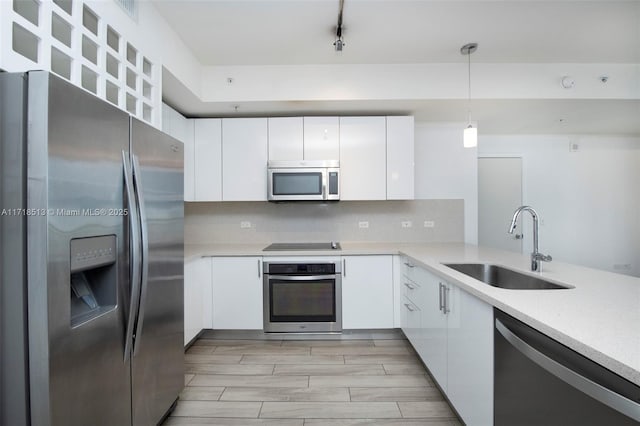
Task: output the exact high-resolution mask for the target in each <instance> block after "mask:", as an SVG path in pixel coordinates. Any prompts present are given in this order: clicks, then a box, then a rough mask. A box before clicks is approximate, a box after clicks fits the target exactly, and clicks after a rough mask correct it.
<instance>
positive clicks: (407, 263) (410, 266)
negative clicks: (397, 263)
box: [404, 262, 415, 268]
mask: <svg viewBox="0 0 640 426" xmlns="http://www.w3.org/2000/svg"><path fill="white" fill-rule="evenodd" d="M404 264H405V265H406V266H407V267H408V268H415V265H412V264H410V263H409V262H404Z"/></svg>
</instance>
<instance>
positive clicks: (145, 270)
mask: <svg viewBox="0 0 640 426" xmlns="http://www.w3.org/2000/svg"><path fill="white" fill-rule="evenodd" d="M132 158H133V182H134V186H135V193H136V196H137V202H138V212H139V214H140V237H141V243H142V272H141V274H140V282H141V284H140V307H139V308H138V322H137V324H136V334H135V340H134V345H133V355H136V354H137V353H138V349H139V348H140V345H141V342H142V324H143V323H144V310H145V305H146V302H147V288H148V286H149V227H148V223H147V214H146V210H145V205H144V197H143V195H142V183H141V180H140V163H139V162H138V157H137V156H136V155H135V154H133V155H132Z"/></svg>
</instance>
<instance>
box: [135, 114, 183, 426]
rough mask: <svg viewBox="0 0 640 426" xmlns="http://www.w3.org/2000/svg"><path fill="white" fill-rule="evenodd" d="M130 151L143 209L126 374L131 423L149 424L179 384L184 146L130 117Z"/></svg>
mask: <svg viewBox="0 0 640 426" xmlns="http://www.w3.org/2000/svg"><path fill="white" fill-rule="evenodd" d="M131 152H132V153H133V155H134V161H133V164H134V180H135V182H136V190H137V192H138V199H139V201H140V211H141V212H142V213H144V215H142V218H141V219H142V220H141V225H142V228H143V230H142V231H143V232H142V236H143V238H142V240H143V242H142V243H143V246H144V247H143V250H142V252H143V262H142V275H143V279H142V289H141V294H140V308H139V314H138V319H137V326H136V333H135V340H134V348H133V353H134V354H133V357H132V373H131V377H132V381H133V383H132V392H133V402H132V407H133V424H135V425H150V424H157V423H158V422H159V421H160V420H161V418H162V417H163V416H164V415H165V413H166V412H167V410H169V409H170V407H171V406H172V404H173V403H174V402H175V401H176V399H177V398H178V394H179V393H180V391H181V390H182V387H183V384H184V347H183V333H184V330H183V327H184V325H183V324H184V307H183V265H184V242H183V217H184V204H183V171H182V168H183V145H182V143H181V142H179V141H177V140H175V139H173V138H171V137H170V136H167V135H165V134H164V133H162V132H160V131H158V130H156V129H154V128H152V127H150V126H148V125H146V124H144V123H142V122H140V121H138V120H136V119H131ZM145 233H146V234H145ZM145 254H146V256H145Z"/></svg>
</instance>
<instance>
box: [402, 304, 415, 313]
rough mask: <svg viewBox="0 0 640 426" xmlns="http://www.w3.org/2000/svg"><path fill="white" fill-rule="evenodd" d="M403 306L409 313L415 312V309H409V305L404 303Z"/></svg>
mask: <svg viewBox="0 0 640 426" xmlns="http://www.w3.org/2000/svg"><path fill="white" fill-rule="evenodd" d="M404 306H406V307H407V309H408V310H409V312H414V311H415V309H412V308H411V305H410V304H408V303H405V304H404Z"/></svg>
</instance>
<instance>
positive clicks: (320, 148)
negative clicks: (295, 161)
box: [304, 117, 340, 160]
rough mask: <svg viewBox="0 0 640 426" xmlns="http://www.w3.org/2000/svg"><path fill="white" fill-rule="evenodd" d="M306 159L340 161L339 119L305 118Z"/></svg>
mask: <svg viewBox="0 0 640 426" xmlns="http://www.w3.org/2000/svg"><path fill="white" fill-rule="evenodd" d="M304 159H305V160H339V159H340V122H339V119H338V117H304Z"/></svg>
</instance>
